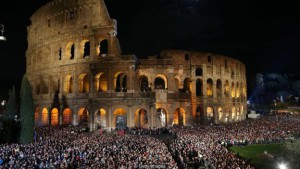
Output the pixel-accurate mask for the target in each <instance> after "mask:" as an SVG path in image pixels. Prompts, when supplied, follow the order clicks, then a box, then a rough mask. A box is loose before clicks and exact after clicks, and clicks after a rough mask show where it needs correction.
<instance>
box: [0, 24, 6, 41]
mask: <svg viewBox="0 0 300 169" xmlns="http://www.w3.org/2000/svg"><path fill="white" fill-rule="evenodd" d="M3 33H4V26H3V25H2V24H0V41H6V37H5V36H4V35H3Z"/></svg>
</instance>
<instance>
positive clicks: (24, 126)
mask: <svg viewBox="0 0 300 169" xmlns="http://www.w3.org/2000/svg"><path fill="white" fill-rule="evenodd" d="M20 94H21V95H20V98H21V106H20V118H21V133H20V142H21V143H23V144H28V143H31V142H32V141H33V135H34V102H33V97H32V91H31V87H30V84H29V81H28V79H27V77H26V75H24V76H23V78H22V83H21V92H20Z"/></svg>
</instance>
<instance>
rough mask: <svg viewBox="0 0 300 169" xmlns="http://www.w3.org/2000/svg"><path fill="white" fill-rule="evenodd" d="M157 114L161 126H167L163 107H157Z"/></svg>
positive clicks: (165, 112) (166, 115)
mask: <svg viewBox="0 0 300 169" xmlns="http://www.w3.org/2000/svg"><path fill="white" fill-rule="evenodd" d="M157 115H158V118H159V120H160V123H161V126H162V127H167V119H168V113H167V111H166V110H165V109H163V108H159V109H157Z"/></svg>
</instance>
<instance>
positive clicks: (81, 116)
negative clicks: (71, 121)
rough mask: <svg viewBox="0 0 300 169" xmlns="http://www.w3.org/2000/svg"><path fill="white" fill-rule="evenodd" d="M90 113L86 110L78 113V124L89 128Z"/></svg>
mask: <svg viewBox="0 0 300 169" xmlns="http://www.w3.org/2000/svg"><path fill="white" fill-rule="evenodd" d="M88 122H89V112H88V110H87V109H86V108H81V109H79V111H78V124H79V125H86V126H88Z"/></svg>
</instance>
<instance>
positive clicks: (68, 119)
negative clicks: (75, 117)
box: [62, 108, 72, 125]
mask: <svg viewBox="0 0 300 169" xmlns="http://www.w3.org/2000/svg"><path fill="white" fill-rule="evenodd" d="M62 124H63V125H70V124H72V110H71V109H70V108H66V109H65V110H64V112H63V121H62Z"/></svg>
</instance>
